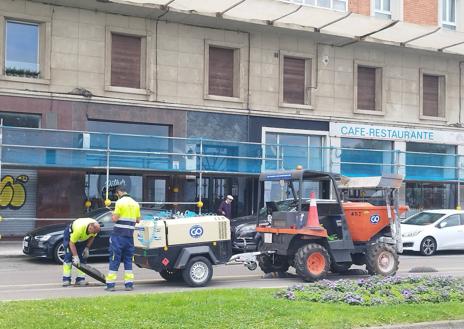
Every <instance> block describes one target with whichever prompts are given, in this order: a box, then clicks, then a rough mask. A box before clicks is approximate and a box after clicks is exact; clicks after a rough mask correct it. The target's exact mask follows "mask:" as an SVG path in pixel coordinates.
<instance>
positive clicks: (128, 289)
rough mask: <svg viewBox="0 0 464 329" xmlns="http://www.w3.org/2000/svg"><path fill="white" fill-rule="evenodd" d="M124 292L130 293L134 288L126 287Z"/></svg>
mask: <svg viewBox="0 0 464 329" xmlns="http://www.w3.org/2000/svg"><path fill="white" fill-rule="evenodd" d="M125 290H126V291H132V290H134V286H126V288H125Z"/></svg>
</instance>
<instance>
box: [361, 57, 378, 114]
mask: <svg viewBox="0 0 464 329" xmlns="http://www.w3.org/2000/svg"><path fill="white" fill-rule="evenodd" d="M375 70H376V69H375V68H374V67H366V66H358V109H359V110H369V111H375V110H376V108H375V90H376V86H375V80H376V79H375Z"/></svg>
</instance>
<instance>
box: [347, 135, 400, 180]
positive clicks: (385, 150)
mask: <svg viewBox="0 0 464 329" xmlns="http://www.w3.org/2000/svg"><path fill="white" fill-rule="evenodd" d="M339 154H340V165H341V174H342V175H345V176H352V177H356V176H358V177H362V176H381V175H382V174H386V173H393V172H394V171H395V166H394V151H393V142H390V141H379V140H370V139H357V138H342V139H341V151H340V152H339Z"/></svg>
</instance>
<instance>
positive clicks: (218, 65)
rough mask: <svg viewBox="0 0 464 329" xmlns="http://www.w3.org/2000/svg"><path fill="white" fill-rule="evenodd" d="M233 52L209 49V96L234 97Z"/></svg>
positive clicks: (222, 49)
mask: <svg viewBox="0 0 464 329" xmlns="http://www.w3.org/2000/svg"><path fill="white" fill-rule="evenodd" d="M234 51H235V50H234V49H228V48H218V47H210V48H209V76H208V94H209V95H216V96H226V97H234Z"/></svg>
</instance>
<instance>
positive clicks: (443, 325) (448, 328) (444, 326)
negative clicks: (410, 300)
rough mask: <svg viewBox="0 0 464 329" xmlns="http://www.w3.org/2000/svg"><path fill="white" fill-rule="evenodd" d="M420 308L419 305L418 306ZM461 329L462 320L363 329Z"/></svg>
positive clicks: (462, 326) (463, 321) (463, 322)
mask: <svg viewBox="0 0 464 329" xmlns="http://www.w3.org/2000/svg"><path fill="white" fill-rule="evenodd" d="M418 307H420V305H419V306H418ZM419 328H420V329H462V328H464V320H454V321H436V322H421V323H414V324H403V325H398V324H397V325H391V326H384V327H368V328H365V329H419Z"/></svg>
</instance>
